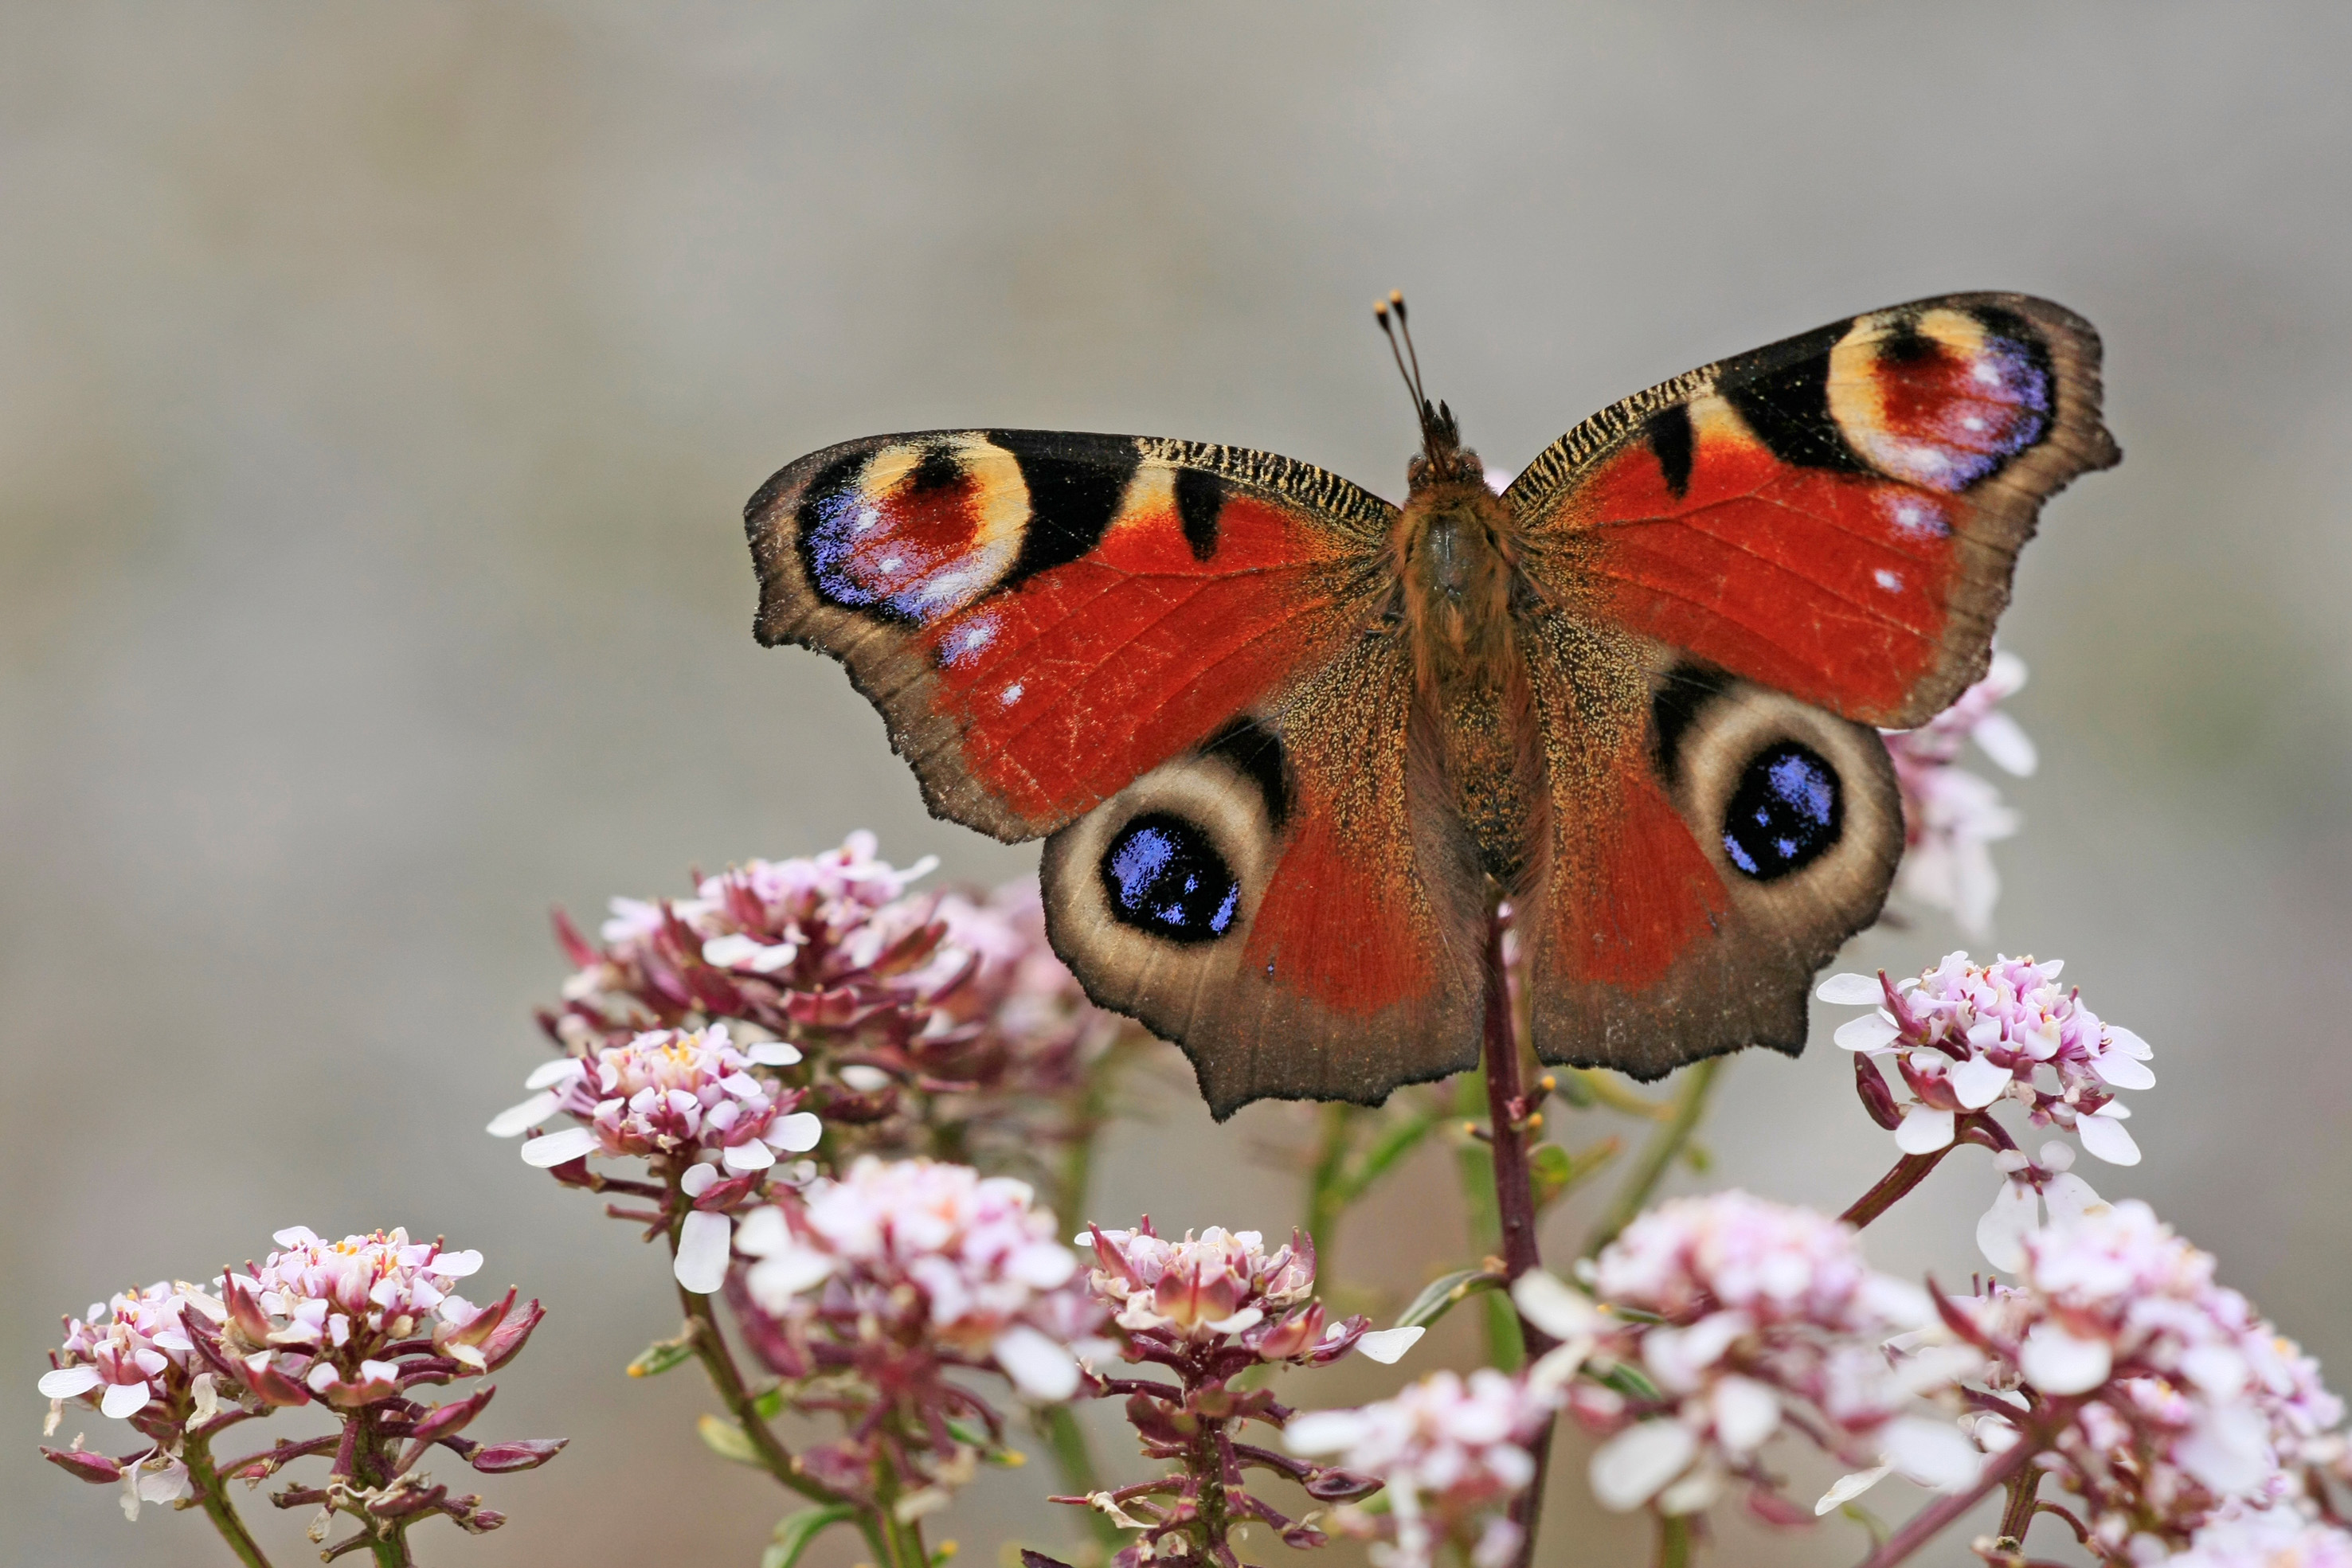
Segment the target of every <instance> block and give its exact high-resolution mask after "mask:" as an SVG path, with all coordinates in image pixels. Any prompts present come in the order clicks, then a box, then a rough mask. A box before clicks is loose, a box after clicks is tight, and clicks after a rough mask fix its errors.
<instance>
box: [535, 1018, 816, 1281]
mask: <svg viewBox="0 0 2352 1568" xmlns="http://www.w3.org/2000/svg"><path fill="white" fill-rule="evenodd" d="M800 1059H801V1053H800V1051H799V1050H798V1049H797V1048H795V1047H793V1046H791V1045H787V1044H786V1043H784V1042H783V1041H782V1040H761V1041H757V1042H755V1043H753V1044H751V1045H750V1046H747V1047H741V1048H739V1047H738V1046H737V1045H736V1044H735V1042H734V1040H732V1039H730V1036H729V1034H728V1030H727V1026H726V1025H725V1024H723V1023H715V1024H711V1025H709V1026H708V1027H707V1028H703V1029H697V1030H675V1029H657V1030H646V1032H645V1033H643V1034H640V1035H638V1036H636V1037H635V1039H633V1040H630V1041H629V1042H628V1043H627V1044H625V1045H610V1046H604V1047H603V1048H601V1049H599V1050H597V1051H594V1052H593V1055H591V1056H590V1057H588V1058H587V1059H586V1060H583V1059H582V1058H579V1057H576V1056H566V1057H562V1058H559V1059H558V1060H556V1061H551V1062H549V1063H547V1064H546V1065H545V1066H542V1067H541V1068H540V1069H539V1070H538V1071H535V1072H533V1073H532V1074H531V1075H530V1078H528V1079H527V1080H525V1081H524V1082H525V1084H526V1086H527V1087H529V1088H530V1089H532V1090H534V1091H536V1092H535V1093H533V1094H532V1095H531V1097H530V1099H528V1100H525V1101H524V1102H522V1103H520V1104H519V1105H516V1106H513V1107H511V1108H509V1109H508V1110H506V1111H503V1112H501V1113H499V1115H498V1116H497V1117H495V1118H494V1119H492V1121H491V1123H490V1125H489V1129H488V1130H489V1132H490V1134H491V1135H492V1136H494V1137H502V1138H510V1137H512V1136H514V1135H515V1134H518V1133H521V1132H526V1131H529V1130H530V1129H532V1128H535V1127H537V1126H538V1125H539V1124H541V1123H543V1122H545V1121H547V1120H548V1119H549V1118H550V1117H552V1116H555V1115H558V1114H568V1115H570V1116H571V1117H572V1119H573V1120H574V1121H575V1122H576V1123H578V1125H575V1126H570V1127H565V1128H562V1130H560V1131H557V1132H553V1133H547V1134H540V1135H537V1136H534V1137H532V1138H530V1139H529V1140H528V1141H526V1142H525V1143H524V1145H522V1157H523V1163H524V1164H525V1165H530V1166H539V1167H540V1168H541V1169H543V1170H553V1171H556V1172H557V1173H558V1175H559V1176H563V1175H565V1174H566V1167H572V1166H578V1168H577V1169H576V1170H575V1171H573V1172H572V1175H571V1177H570V1179H574V1180H577V1181H580V1182H582V1183H584V1184H586V1185H591V1186H605V1185H618V1186H620V1187H621V1188H622V1190H625V1191H628V1190H635V1189H636V1187H637V1186H639V1185H640V1184H631V1183H620V1184H613V1183H609V1182H606V1181H604V1179H603V1178H599V1177H595V1176H590V1175H588V1174H587V1172H586V1169H585V1166H584V1165H583V1164H580V1162H584V1161H585V1160H586V1159H587V1158H588V1156H589V1155H606V1156H614V1157H635V1158H639V1159H645V1160H647V1161H650V1162H651V1163H652V1165H653V1166H654V1172H655V1174H656V1176H659V1177H661V1178H662V1181H661V1184H660V1185H659V1186H655V1187H652V1188H650V1189H648V1191H647V1193H646V1196H655V1197H659V1199H660V1200H661V1203H662V1205H663V1207H662V1208H661V1209H659V1210H658V1211H656V1212H653V1213H650V1214H646V1215H640V1216H638V1218H645V1219H646V1220H647V1222H648V1223H649V1224H651V1225H653V1226H655V1227H656V1228H667V1227H668V1224H669V1219H670V1217H671V1215H672V1213H673V1212H674V1211H675V1209H676V1208H677V1207H680V1206H683V1207H685V1208H686V1210H687V1212H686V1213H685V1215H684V1217H683V1218H682V1219H681V1220H680V1222H679V1224H678V1227H677V1233H676V1246H675V1255H674V1257H673V1259H672V1262H671V1270H672V1272H673V1273H675V1275H676V1276H677V1282H678V1283H679V1284H680V1285H683V1286H684V1287H685V1288H686V1289H688V1290H689V1291H694V1292H695V1293H696V1294H698V1295H706V1296H707V1295H709V1293H710V1292H711V1291H716V1290H717V1289H719V1284H720V1283H721V1282H722V1281H724V1280H725V1279H726V1277H727V1260H728V1253H729V1250H730V1240H731V1238H732V1235H733V1229H734V1221H733V1219H732V1218H730V1210H731V1209H734V1208H737V1207H741V1206H742V1205H743V1204H745V1203H747V1202H749V1201H751V1200H752V1199H754V1198H755V1197H757V1196H758V1194H759V1192H760V1191H761V1189H762V1188H763V1187H764V1186H766V1184H767V1179H768V1172H769V1171H770V1170H771V1169H772V1167H773V1166H774V1165H775V1163H776V1156H777V1155H780V1154H803V1153H806V1152H807V1151H808V1150H810V1149H814V1147H816V1145H817V1142H818V1140H819V1139H820V1138H821V1137H822V1136H823V1135H824V1124H822V1123H820V1122H819V1121H818V1120H817V1118H816V1117H815V1116H814V1114H812V1113H809V1112H806V1111H801V1110H796V1109H794V1107H796V1106H797V1105H799V1104H800V1103H801V1102H802V1101H803V1099H804V1098H805V1097H806V1092H805V1091H804V1090H799V1089H782V1088H779V1087H778V1086H777V1085H776V1084H775V1083H774V1082H772V1081H771V1080H769V1079H766V1078H763V1077H761V1076H760V1074H759V1073H758V1072H756V1071H753V1070H754V1069H772V1068H777V1067H789V1066H791V1065H793V1063H795V1062H797V1061H800ZM812 1174H813V1173H812ZM803 1179H805V1175H803ZM672 1184H675V1185H674V1186H673V1185H672Z"/></svg>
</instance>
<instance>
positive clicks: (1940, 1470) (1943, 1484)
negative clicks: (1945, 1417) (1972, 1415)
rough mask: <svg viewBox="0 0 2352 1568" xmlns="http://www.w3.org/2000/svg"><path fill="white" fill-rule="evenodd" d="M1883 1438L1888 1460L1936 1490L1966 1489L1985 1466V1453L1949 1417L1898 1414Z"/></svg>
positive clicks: (1887, 1426)
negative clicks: (1936, 1418) (1942, 1419)
mask: <svg viewBox="0 0 2352 1568" xmlns="http://www.w3.org/2000/svg"><path fill="white" fill-rule="evenodd" d="M1880 1442H1881V1444H1882V1446H1883V1449H1884V1452H1885V1458H1886V1462H1887V1463H1888V1464H1891V1465H1893V1466H1894V1467H1895V1469H1898V1470H1901V1471H1902V1472H1903V1473H1904V1474H1905V1475H1906V1476H1908V1477H1909V1478H1911V1479H1913V1480H1915V1481H1917V1482H1918V1483H1919V1484H1920V1485H1921V1486H1923V1487H1933V1488H1935V1489H1936V1490H1937V1491H1961V1490H1966V1489H1967V1488H1968V1487H1969V1486H1970V1485H1972V1484H1973V1483H1974V1482H1975V1480H1976V1479H1977V1477H1978V1475H1979V1473H1981V1472H1982V1470H1983V1469H1984V1458H1985V1457H1984V1455H1983V1454H1981V1453H1979V1451H1978V1450H1977V1446H1976V1445H1975V1444H1974V1443H1971V1442H1969V1439H1968V1437H1967V1436H1966V1435H1965V1434H1963V1433H1962V1432H1961V1431H1960V1429H1959V1428H1958V1427H1956V1426H1953V1425H1952V1424H1951V1423H1949V1422H1947V1421H1928V1420H1924V1419H1922V1418H1921V1417H1919V1416H1897V1417H1896V1418H1895V1419H1894V1420H1892V1421H1889V1422H1888V1423H1887V1424H1886V1429H1885V1432H1884V1433H1882V1434H1881V1436H1880Z"/></svg>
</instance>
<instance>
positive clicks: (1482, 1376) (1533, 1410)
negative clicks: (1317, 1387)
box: [1283, 1368, 1559, 1568]
mask: <svg viewBox="0 0 2352 1568" xmlns="http://www.w3.org/2000/svg"><path fill="white" fill-rule="evenodd" d="M1558 1406H1559V1396H1558V1394H1557V1392H1556V1391H1548V1390H1546V1389H1543V1388H1541V1387H1540V1386H1538V1385H1534V1384H1531V1383H1530V1382H1529V1381H1528V1379H1525V1378H1515V1377H1507V1376H1505V1375H1503V1374H1501V1373H1499V1372H1496V1371H1493V1370H1491V1369H1489V1368H1481V1369H1479V1370H1478V1371H1475V1372H1473V1373H1472V1374H1471V1375H1470V1376H1469V1378H1468V1380H1467V1381H1465V1380H1464V1379H1463V1378H1461V1377H1459V1376H1456V1375H1454V1374H1453V1373H1451V1372H1440V1373H1435V1374H1433V1375H1430V1376H1428V1377H1425V1378H1423V1379H1422V1380H1421V1381H1420V1382H1419V1383H1416V1384H1412V1385H1410V1386H1408V1387H1406V1388H1405V1389H1404V1390H1402V1392H1401V1393H1399V1394H1398V1395H1397V1396H1395V1397H1393V1398H1391V1399H1384V1400H1382V1401H1381V1402H1380V1403H1378V1404H1374V1405H1367V1406H1363V1407H1362V1408H1361V1409H1358V1410H1318V1411H1311V1412H1309V1413H1307V1414H1306V1415H1303V1416H1293V1417H1292V1418H1291V1421H1290V1424H1289V1425H1288V1426H1287V1427H1285V1428H1284V1430H1283V1442H1284V1445H1285V1446H1286V1447H1287V1448H1289V1449H1290V1451H1291V1452H1292V1453H1295V1454H1305V1455H1309V1456H1319V1457H1324V1458H1331V1459H1334V1460H1336V1462H1337V1463H1339V1465H1340V1466H1342V1467H1344V1468H1345V1469H1347V1470H1349V1471H1351V1472H1353V1473H1355V1474H1357V1475H1360V1476H1364V1477H1367V1478H1370V1479H1377V1480H1379V1481H1380V1482H1381V1485H1382V1487H1383V1489H1384V1490H1385V1492H1386V1495H1387V1498H1388V1501H1389V1510H1388V1514H1387V1517H1386V1518H1385V1519H1382V1518H1381V1517H1378V1516H1376V1515H1373V1514H1371V1513H1370V1512H1367V1511H1364V1510H1361V1509H1359V1508H1356V1507H1354V1506H1352V1505H1343V1506H1342V1507H1341V1508H1340V1509H1339V1511H1338V1512H1337V1513H1336V1514H1335V1516H1334V1519H1335V1523H1336V1524H1337V1525H1338V1527H1339V1529H1340V1530H1341V1531H1345V1532H1346V1533H1349V1534H1352V1535H1359V1536H1366V1537H1370V1538H1372V1539H1373V1540H1374V1542H1375V1544H1374V1545H1373V1547H1372V1549H1371V1558H1372V1561H1373V1563H1376V1564H1378V1565H1379V1568H1430V1564H1431V1563H1432V1562H1433V1558H1434V1556H1435V1552H1436V1549H1437V1548H1438V1547H1439V1546H1441V1545H1443V1544H1446V1543H1448V1542H1450V1543H1452V1544H1453V1545H1454V1547H1455V1548H1457V1549H1458V1550H1459V1551H1460V1552H1462V1553H1463V1554H1464V1555H1465V1557H1466V1559H1467V1560H1468V1561H1469V1562H1470V1563H1471V1564H1472V1565H1473V1568H1503V1565H1504V1564H1506V1563H1509V1562H1511V1561H1512V1560H1513V1559H1514V1558H1515V1557H1516V1555H1517V1552H1518V1549H1519V1544H1520V1541H1521V1531H1520V1530H1519V1527H1518V1526H1517V1525H1516V1524H1514V1523H1513V1522H1512V1521H1510V1519H1509V1518H1508V1517H1507V1513H1506V1509H1507V1507H1508V1505H1509V1503H1510V1501H1511V1500H1512V1499H1513V1498H1516V1497H1517V1496H1518V1494H1519V1493H1521V1492H1522V1491H1525V1490H1527V1488H1528V1483H1529V1482H1530V1481H1532V1480H1533V1479H1535V1473H1536V1462H1535V1456H1534V1454H1533V1453H1532V1452H1530V1449H1529V1445H1530V1444H1531V1443H1532V1442H1533V1440H1534V1439H1535V1437H1536V1435H1537V1434H1538V1432H1540V1431H1541V1430H1542V1428H1543V1426H1544V1423H1545V1422H1546V1421H1548V1420H1549V1419H1550V1417H1551V1413H1552V1411H1553V1410H1554V1409H1556V1408H1557V1407H1558Z"/></svg>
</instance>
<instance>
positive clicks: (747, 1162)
mask: <svg viewBox="0 0 2352 1568" xmlns="http://www.w3.org/2000/svg"><path fill="white" fill-rule="evenodd" d="M719 1159H720V1161H721V1162H723V1163H724V1164H725V1165H726V1166H727V1168H728V1169H729V1170H730V1171H733V1172H734V1173H735V1174H736V1175H738V1176H748V1175H750V1174H751V1172H753V1171H763V1170H766V1169H767V1168H768V1167H769V1166H772V1165H774V1164H775V1163H776V1154H775V1151H774V1150H773V1149H771V1148H770V1147H768V1145H765V1144H763V1143H761V1142H759V1141H758V1140H757V1139H754V1140H752V1141H751V1142H750V1143H743V1144H730V1145H727V1146H726V1147H725V1148H724V1149H721V1150H720V1151H719Z"/></svg>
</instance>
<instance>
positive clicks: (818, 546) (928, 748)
mask: <svg viewBox="0 0 2352 1568" xmlns="http://www.w3.org/2000/svg"><path fill="white" fill-rule="evenodd" d="M744 518H745V527H746V529H747V531H748V533H749V534H750V537H751V549H752V556H753V560H754V562H755V564H756V565H757V566H758V568H759V572H760V586H761V593H760V612H759V620H758V623H757V630H758V634H759V637H760V641H761V642H762V643H769V644H774V643H801V644H803V645H804V646H809V647H814V648H816V649H819V650H821V651H823V652H824V653H831V654H833V655H834V656H835V658H838V659H840V660H841V661H842V662H843V663H844V664H847V665H848V666H849V672H850V677H851V679H852V680H853V681H854V682H856V685H857V687H858V689H859V690H860V691H861V692H863V693H864V694H865V695H866V697H867V698H868V699H869V700H871V701H872V702H873V703H874V704H875V706H877V707H878V708H880V709H881V711H882V714H883V716H884V719H885V721H886V722H887V724H888V726H889V729H890V736H891V740H892V743H893V744H894V745H895V746H896V747H898V751H899V752H900V754H901V755H903V756H904V757H906V758H907V759H908V762H909V763H911V764H912V765H913V767H914V769H915V772H916V775H917V777H918V778H919V779H920V781H921V783H922V787H923V792H924V798H925V800H926V801H927V802H928V803H929V806H930V807H931V809H932V810H933V811H934V812H936V813H937V814H939V815H940V816H942V817H946V818H948V819H950V820H951V821H958V822H962V823H964V824H966V825H967V826H970V827H974V828H978V829H980V830H982V831H984V832H988V833H992V834H993V835H995V836H996V837H998V838H1002V839H1006V840H1019V839H1024V838H1034V837H1036V836H1038V835H1040V834H1042V833H1046V832H1050V831H1053V830H1055V829H1056V828H1058V827H1060V826H1062V825H1063V824H1064V823H1066V822H1067V821H1070V820H1071V819H1073V818H1075V817H1076V816H1078V815H1079V814H1080V813H1082V812H1084V811H1087V810H1090V809H1092V808H1093V807H1094V806H1095V805H1097V803H1099V802H1100V801H1102V800H1106V799H1108V797H1109V796H1111V795H1112V794H1114V793H1116V792H1117V791H1118V790H1119V789H1123V788H1125V787H1126V786H1127V785H1128V784H1129V782H1131V781H1132V780H1134V779H1137V778H1138V777H1139V776H1140V775H1142V774H1143V773H1145V772H1147V771H1149V770H1150V768H1154V767H1156V766H1157V765H1159V764H1160V762H1162V761H1164V760H1166V759H1167V758H1171V757H1173V756H1177V755H1179V754H1180V753H1181V752H1183V751H1185V750H1186V749H1187V748H1189V747H1193V746H1195V745H1197V744H1199V743H1200V742H1202V740H1203V739H1205V738H1206V737H1209V736H1210V735H1212V734H1213V733H1214V732H1215V731H1216V730H1217V729H1218V728H1219V727H1221V726H1223V725H1224V724H1225V723H1227V722H1228V721H1229V720H1231V719H1232V718H1233V717H1234V716H1235V715H1236V714H1238V713H1240V712H1242V711H1244V709H1246V708H1248V707H1250V706H1252V705H1254V704H1260V703H1263V702H1265V701H1266V700H1268V699H1269V698H1270V697H1271V696H1273V695H1276V694H1278V693H1279V692H1281V691H1282V690H1284V689H1285V688H1286V687H1287V686H1288V685H1291V684H1293V683H1295V682H1297V680H1298V679H1300V678H1301V677H1302V676H1303V675H1305V674H1307V673H1309V672H1311V671H1313V670H1314V669H1316V668H1317V667H1318V666H1319V665H1320V664H1323V663H1325V662H1327V661H1328V659H1329V658H1330V657H1331V655H1332V653H1334V652H1335V651H1336V650H1337V649H1338V648H1339V646H1341V645H1342V644H1343V643H1345V642H1346V640H1347V639H1348V637H1349V635H1351V634H1352V633H1353V632H1354V630H1355V629H1356V627H1357V626H1359V625H1360V623H1361V622H1362V621H1363V620H1364V619H1365V618H1366V617H1367V616H1368V615H1369V614H1370V613H1372V610H1371V609H1370V602H1369V601H1370V597H1371V596H1372V595H1373V594H1374V593H1375V592H1376V591H1377V582H1376V580H1375V579H1376V575H1377V569H1378V566H1379V564H1380V560H1381V551H1382V550H1383V549H1384V548H1385V547H1386V544H1387V540H1388V533H1389V529H1390V528H1391V526H1392V525H1393V522H1394V518H1395V508H1393V507H1391V506H1389V504H1388V503H1387V502H1385V501H1381V500H1379V499H1377V498H1376V497H1372V496H1370V495H1368V494H1366V493H1365V492H1364V491H1362V490H1360V489H1358V488H1357V487H1356V486H1352V485H1349V484H1348V483H1347V482H1346V481H1344V480H1341V479H1339V478H1336V477H1334V476H1331V475H1329V474H1327V473H1324V472H1323V471H1322V470H1320V469H1317V468H1312V467H1309V466H1307V465H1305V464H1297V463H1292V462H1290V461H1288V460H1287V459H1285V458H1280V457H1274V456H1270V455H1265V454H1263V453H1254V452H1246V451H1242V450H1238V449H1235V448H1232V447H1224V446H1213V445H1208V444H1202V443H1195V442H1174V441H1159V440H1153V439H1150V438H1148V437H1137V436H1123V435H1087V434H1065V433H1045V432H1035V431H932V432H925V433H919V434H907V435H886V436H877V437H873V438H870V439H867V440H863V441H854V442H848V443H845V444H842V445H839V446H834V447H829V448H827V449H825V450H824V451H822V452H817V453H814V454H812V455H809V456H806V457H803V458H802V459H801V460H800V461H798V462H796V463H794V464H793V465H790V466H789V467H787V468H785V469H784V470H783V471H782V472H781V473H779V474H778V475H776V476H775V477H774V478H772V479H771V480H770V481H769V482H768V484H767V485H766V486H763V487H762V488H761V491H760V493H759V494H758V495H756V496H754V497H752V499H751V505H750V506H749V507H747V508H746V509H745V514H744Z"/></svg>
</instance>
